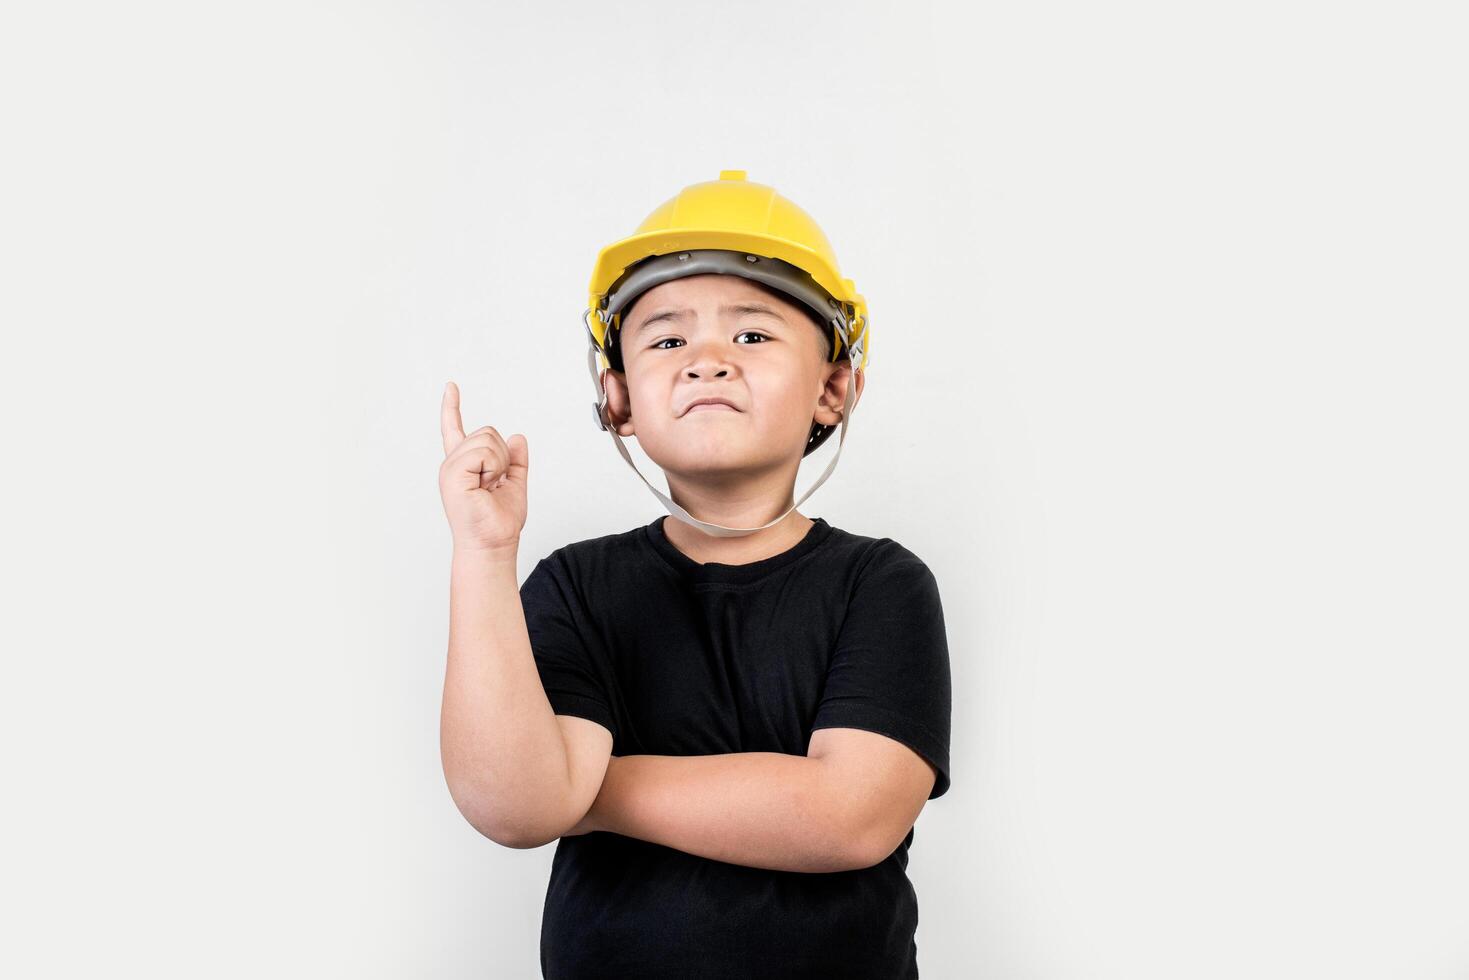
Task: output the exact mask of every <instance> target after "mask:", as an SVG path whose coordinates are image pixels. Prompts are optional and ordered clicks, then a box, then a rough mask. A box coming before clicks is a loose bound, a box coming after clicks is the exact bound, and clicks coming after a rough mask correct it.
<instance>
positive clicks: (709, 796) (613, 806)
mask: <svg viewBox="0 0 1469 980" xmlns="http://www.w3.org/2000/svg"><path fill="white" fill-rule="evenodd" d="M843 790H844V787H843V786H842V784H841V783H840V781H839V780H837V779H834V778H832V768H831V767H830V766H828V765H827V764H826V763H824V762H823V760H821V759H813V758H808V757H806V756H799V755H786V754H784V753H779V752H733V753H727V754H722V755H692V756H683V755H678V756H675V755H627V756H613V757H612V758H611V760H609V764H608V766H607V773H606V775H605V776H604V777H603V779H602V788H601V790H600V791H599V793H598V794H597V798H596V801H595V802H594V803H593V804H592V808H591V810H590V811H589V812H588V813H587V815H586V817H585V818H583V820H582V822H581V823H579V824H578V825H577V826H576V827H575V828H573V830H572V832H573V833H585V832H588V831H597V830H601V831H610V832H612V833H616V834H622V835H624V836H626V837H635V838H637V839H639V840H645V841H649V842H651V843H654V844H662V845H664V846H665V847H672V848H675V849H677V850H680V851H684V852H686V853H688V854H697V855H699V856H700V857H706V858H711V859H713V860H716V861H726V862H729V863H731V864H741V865H745V866H747V867H752V868H770V869H773V870H777V871H803V872H832V871H849V870H852V869H854V868H859V867H866V866H868V865H869V864H871V863H872V862H870V861H866V863H864V861H865V859H866V856H867V855H868V854H870V853H871V850H870V848H869V840H868V838H867V836H866V835H865V834H864V833H863V831H862V829H861V826H860V825H861V821H860V819H859V818H858V815H857V813H856V811H855V807H854V806H853V804H852V802H851V798H850V797H849V795H847V794H845V793H844V792H843Z"/></svg>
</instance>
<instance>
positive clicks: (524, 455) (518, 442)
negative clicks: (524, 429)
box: [505, 432, 530, 483]
mask: <svg viewBox="0 0 1469 980" xmlns="http://www.w3.org/2000/svg"><path fill="white" fill-rule="evenodd" d="M505 448H507V449H509V450H510V459H509V461H508V462H507V463H506V464H505V474H506V476H508V477H509V478H510V479H512V480H515V481H516V482H518V483H524V482H525V479H526V475H527V474H528V473H529V472H530V445H529V443H527V442H526V439H525V436H523V435H521V434H520V433H519V432H517V433H515V434H514V435H513V436H511V437H510V438H509V439H506V440H505Z"/></svg>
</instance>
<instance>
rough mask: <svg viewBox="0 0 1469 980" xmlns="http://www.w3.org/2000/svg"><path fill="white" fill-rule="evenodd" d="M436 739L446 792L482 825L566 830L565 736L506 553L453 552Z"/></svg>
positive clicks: (525, 836) (524, 836)
mask: <svg viewBox="0 0 1469 980" xmlns="http://www.w3.org/2000/svg"><path fill="white" fill-rule="evenodd" d="M439 747H440V754H441V756H442V761H443V766H444V776H445V778H446V780H447V782H448V785H449V792H450V795H451V796H453V798H454V802H455V805H456V806H458V807H459V810H460V812H461V813H463V814H464V816H465V818H466V819H467V820H469V822H470V823H471V824H472V825H474V827H475V828H476V829H477V830H479V831H480V833H482V834H484V835H485V836H487V837H489V838H491V839H492V840H494V841H496V842H498V843H501V844H505V845H506V846H509V847H533V846H536V845H538V844H540V843H544V842H545V841H546V840H548V839H554V837H556V836H557V835H558V834H560V833H561V832H562V831H563V829H564V828H562V827H561V826H559V823H560V821H561V820H562V818H563V815H564V814H565V811H566V810H567V807H568V802H569V799H570V795H571V794H570V773H569V767H568V764H567V754H566V744H565V742H564V741H563V739H562V735H561V728H560V725H558V724H557V722H556V716H555V713H554V712H553V711H552V709H551V704H550V702H549V701H548V700H547V698H546V692H545V690H544V689H543V688H542V687H541V679H540V675H539V673H538V672H537V670H536V665H535V658H534V655H533V654H532V653H531V646H530V637H529V634H528V632H527V630H526V625H525V610H524V609H523V608H522V607H521V604H520V588H519V585H518V584H517V582H516V562H515V556H514V554H513V553H511V554H508V555H506V554H498V555H491V554H487V553H485V552H476V551H460V550H458V549H456V550H455V552H454V557H453V563H452V571H451V581H450V587H449V655H448V666H447V668H446V670H445V673H444V700H443V709H442V713H441V715H440V725H439Z"/></svg>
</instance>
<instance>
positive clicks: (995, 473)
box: [0, 0, 1469, 980]
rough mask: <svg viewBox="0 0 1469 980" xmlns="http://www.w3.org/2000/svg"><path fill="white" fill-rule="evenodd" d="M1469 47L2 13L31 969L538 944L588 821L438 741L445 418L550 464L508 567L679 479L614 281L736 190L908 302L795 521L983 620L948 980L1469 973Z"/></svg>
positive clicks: (1317, 23) (479, 959)
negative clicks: (907, 564)
mask: <svg viewBox="0 0 1469 980" xmlns="http://www.w3.org/2000/svg"><path fill="white" fill-rule="evenodd" d="M1465 43H1466V32H1465V23H1464V20H1463V19H1462V17H1461V16H1460V8H1459V6H1458V5H1456V4H1449V3H1441V4H1427V3H1412V2H1402V0H1399V2H1397V3H1394V4H1388V3H1385V2H1379V3H1349V4H1341V3H1338V4H1327V3H1317V4H1305V3H1296V2H1281V0H1273V2H1269V3H1240V2H1234V3H1228V4H1224V3H1217V4H1208V5H1204V4H1174V3H1162V2H1157V3H1151V4H1148V3H1136V2H1130V3H1118V4H1087V3H1071V4H1058V3H1026V4H1020V3H1012V4H1003V5H997V4H974V3H959V2H952V3H951V2H945V3H922V2H915V0H909V2H906V3H903V4H897V3H889V4H879V3H870V2H864V3H850V2H848V3H841V4H837V3H834V2H833V3H822V4H800V3H789V2H787V3H775V2H766V0H752V2H745V3H742V4H728V3H721V4H714V3H679V4H674V3H661V4H652V3H627V2H624V3H615V4H614V3H586V2H584V3H568V2H539V3H536V4H509V3H506V4H494V5H492V4H451V3H406V2H398V3H387V2H378V3H346V2H342V3H334V4H328V3H305V2H290V3H284V2H255V3H249V4H246V3H212V4H210V3H185V2H179V3H175V4H163V3H156V2H150V3H144V4H133V5H126V4H101V3H98V4H65V3H47V4H40V3H36V4H24V5H23V4H11V5H7V6H6V9H5V13H4V14H3V19H0V111H3V139H4V143H5V149H4V152H3V155H0V168H3V171H0V172H3V181H0V195H3V198H0V239H3V245H0V248H3V252H0V283H3V288H0V294H3V303H4V305H3V309H0V316H3V338H4V340H3V357H0V372H3V373H0V382H3V383H0V399H3V405H0V407H3V409H4V411H3V419H4V425H5V433H4V442H5V450H4V453H5V459H6V463H7V465H6V466H5V470H6V472H7V476H6V479H5V484H4V486H5V491H4V493H5V507H4V509H3V514H4V522H5V523H4V528H3V531H4V546H3V548H0V552H3V575H4V582H3V584H4V596H5V609H4V615H3V617H0V618H3V630H4V635H3V638H0V639H3V649H4V670H5V675H4V683H3V695H0V697H3V705H0V707H3V711H0V719H3V720H0V724H3V726H4V729H3V736H4V738H3V744H4V751H5V760H4V761H5V795H6V797H7V798H8V800H9V802H8V803H7V804H6V807H5V816H4V818H3V819H4V822H5V826H4V834H3V840H4V852H3V854H0V858H3V865H0V866H3V872H0V878H3V879H4V885H3V902H4V909H3V912H4V924H5V930H4V931H5V934H6V938H5V941H4V943H3V945H0V950H3V951H0V957H3V958H4V960H3V963H0V965H3V967H4V969H3V970H0V972H4V973H5V974H6V975H10V976H67V977H71V976H103V975H106V976H120V975H129V976H130V975H138V976H169V977H197V976H221V977H222V976H241V977H244V976H251V977H254V976H290V977H328V976H329V977H445V978H448V977H455V978H457V977H517V978H518V977H532V976H537V975H538V974H539V968H538V962H537V945H538V939H537V935H538V928H539V923H540V916H541V901H542V898H543V896H544V889H545V883H546V879H547V875H548V872H549V867H550V862H551V856H552V852H553V849H554V848H553V847H551V846H548V847H545V848H541V849H538V850H532V851H514V850H508V849H505V848H502V847H500V846H498V845H496V844H494V843H492V842H490V841H488V840H486V839H485V838H482V837H480V836H479V835H477V834H476V833H475V831H474V830H473V829H472V828H471V827H470V826H469V825H468V824H467V823H466V822H465V821H464V819H463V818H462V817H461V816H460V815H459V813H458V812H457V811H456V809H455V808H454V805H453V803H452V801H451V799H450V797H449V795H448V792H447V789H446V787H445V784H444V779H443V775H442V772H441V769H440V762H439V755H438V712H439V699H440V694H441V685H442V682H443V668H444V661H445V649H446V635H447V595H448V571H449V564H448V562H449V544H450V542H449V537H448V529H447V525H446V522H445V520H444V515H443V511H442V509H441V504H440V501H439V497H438V488H437V483H436V478H437V468H438V464H439V461H440V459H441V458H442V451H441V448H440V440H439V433H438V414H437V413H438V404H439V397H440V392H441V390H442V388H443V385H444V382H445V381H446V380H447V379H450V378H452V379H454V380H456V381H457V382H458V383H459V384H460V386H461V387H462V389H463V391H464V395H465V424H466V426H468V427H476V426H480V425H484V424H493V425H495V426H497V427H498V428H500V429H501V431H502V432H504V433H506V434H509V433H512V432H524V433H526V434H527V436H528V438H529V442H530V452H531V470H530V480H531V489H532V493H531V511H530V517H529V522H528V524H527V526H526V529H525V532H524V536H523V539H522V547H521V563H522V566H523V567H522V570H521V571H522V575H524V574H526V573H528V572H529V570H530V567H531V566H532V565H533V564H534V563H535V561H536V560H537V559H538V558H540V557H541V556H543V555H545V554H547V553H548V552H550V551H551V550H553V549H554V548H556V547H559V546H560V545H562V544H565V543H567V542H570V541H574V540H579V539H583V538H587V537H592V536H596V535H600V534H606V533H612V532H616V531H621V530H625V529H627V528H630V527H633V526H636V525H638V524H643V523H647V522H648V521H650V520H652V519H654V518H655V517H657V516H658V515H659V514H660V513H661V512H662V509H661V505H660V504H659V503H658V502H657V501H656V499H655V498H654V497H653V496H652V495H651V494H650V493H648V492H647V489H646V488H645V487H643V485H642V484H641V483H640V482H638V481H637V479H636V478H635V477H634V476H633V475H632V474H631V473H630V472H629V471H628V470H627V469H626V467H625V465H624V463H623V461H622V460H621V458H620V457H619V456H618V455H617V453H616V451H615V448H614V447H613V445H612V444H611V440H610V438H609V437H608V436H607V435H606V434H605V433H603V432H601V431H599V430H597V429H596V428H595V427H594V425H593V423H592V420H591V411H590V408H589V406H590V404H591V401H592V387H591V382H590V379H589V377H588V374H587V370H586V364H585V358H584V350H585V348H584V344H585V336H584V333H583V328H582V325H581V323H580V316H581V312H582V310H583V309H584V308H585V305H586V302H585V301H586V284H587V279H588V277H589V275H590V272H591V266H592V260H593V258H594V257H595V254H596V251H597V250H598V249H599V248H600V247H601V246H602V245H604V244H606V243H608V242H610V241H612V240H614V239H616V238H619V237H622V236H624V235H626V234H628V233H630V232H631V231H632V229H633V228H634V227H635V226H636V224H637V223H638V222H639V221H640V220H641V219H642V218H643V217H644V215H646V214H647V212H648V211H650V210H652V208H653V207H654V206H656V205H657V204H659V203H660V202H662V201H663V200H665V199H667V198H669V197H671V196H673V195H674V194H675V193H677V192H678V190H679V189H681V188H682V187H683V186H685V185H687V184H690V183H694V182H697V181H702V180H710V179H713V178H714V177H716V176H717V174H718V172H719V171H720V170H721V169H744V170H747V171H748V174H749V179H751V180H753V181H758V182H762V183H768V184H771V185H772V186H774V187H776V189H777V190H779V191H780V192H781V193H782V194H784V195H786V196H788V197H790V198H791V199H792V200H794V201H796V202H797V203H798V204H800V205H801V206H802V207H803V208H805V209H806V210H808V211H809V212H810V213H811V214H812V215H813V216H814V217H815V218H816V219H817V220H818V221H819V222H820V223H821V224H822V226H823V227H824V229H825V230H826V232H827V234H828V235H829V237H830V238H831V240H832V242H833V244H834V246H835V248H836V250H837V254H838V256H839V259H840V261H841V265H842V271H843V274H844V275H846V276H849V277H851V278H852V279H854V280H855V281H856V283H857V286H858V289H859V290H860V291H861V292H863V293H864V294H865V295H866V297H867V298H868V301H869V303H870V305H871V312H872V346H871V352H872V353H871V361H870V363H869V378H870V381H869V384H868V386H867V390H866V392H865V394H864V397H863V401H862V405H861V408H860V410H859V411H858V412H857V413H856V414H855V415H854V418H853V424H852V428H851V432H850V434H849V437H848V439H847V443H846V448H845V451H844V453H843V457H842V460H841V462H840V464H839V465H838V468H837V471H836V473H835V474H834V475H833V477H832V479H831V480H830V482H828V483H827V484H826V485H825V486H824V487H823V488H822V489H821V490H819V491H818V492H817V494H816V495H815V496H814V497H812V499H811V500H810V501H808V502H807V503H806V504H805V505H804V506H803V507H802V511H803V512H804V513H806V514H807V515H808V516H823V517H825V518H826V519H827V520H828V521H830V522H831V523H833V524H836V525H838V526H840V527H844V528H846V529H848V530H851V531H854V532H857V533H863V534H870V535H876V536H888V537H892V538H895V539H897V540H898V541H900V542H902V543H903V544H905V545H906V546H908V547H909V548H911V549H912V550H913V551H915V552H916V553H917V554H919V555H920V556H921V557H923V558H924V559H925V561H926V562H927V563H928V564H929V566H930V567H931V568H932V569H933V570H934V572H935V574H936V576H937V578H938V581H939V583H940V588H941V591H942V595H943V598H944V602H945V611H946V622H947V626H948V633H949V639H950V651H951V657H952V669H953V678H954V685H955V686H954V716H953V717H954V727H953V743H952V754H953V789H952V790H951V792H950V793H949V794H948V795H947V796H945V797H943V798H941V799H939V800H936V801H933V802H931V803H930V804H929V805H928V807H927V809H925V811H924V813H923V814H922V816H921V817H920V819H919V823H918V827H917V831H916V839H915V842H914V846H913V852H912V864H911V865H910V874H911V877H912V879H913V881H914V885H915V889H916V891H917V894H918V897H919V908H920V923H919V927H918V934H917V942H918V949H919V964H920V967H921V969H922V972H923V975H924V976H925V977H930V978H949V977H964V978H967V977H985V978H994V980H1052V978H1054V980H1073V978H1074V980H1099V978H1119V980H1124V978H1125V980H1137V978H1154V977H1156V978H1179V977H1188V978H1216V977H1217V978H1234V977H1250V978H1300V977H1311V978H1315V977H1331V978H1339V980H1346V978H1388V977H1391V978H1394V980H1405V978H1413V980H1416V978H1423V980H1428V978H1434V980H1446V978H1462V977H1466V976H1469V887H1466V881H1469V834H1466V833H1465V828H1466V827H1469V790H1466V777H1465V774H1466V771H1469V760H1466V755H1469V711H1466V710H1465V701H1466V696H1469V667H1466V663H1469V661H1466V654H1469V648H1466V647H1469V644H1466V640H1469V624H1466V602H1465V600H1466V594H1469V563H1466V557H1465V556H1466V552H1469V522H1466V517H1465V504H1464V501H1465V500H1466V499H1469V471H1466V462H1465V446H1466V433H1465V428H1466V426H1465V422H1466V419H1469V394H1466V386H1465V383H1464V378H1465V373H1466V368H1469V358H1466V353H1469V351H1466V344H1465V330H1466V327H1469V317H1466V313H1469V299H1466V274H1465V273H1466V268H1469V234H1466V227H1469V194H1466V181H1465V174H1466V173H1469V145H1466V136H1465V133H1466V128H1465V125H1464V121H1465V118H1466V105H1465V102H1466V99H1465V93H1466V91H1469V67H1466V65H1469V62H1466V59H1465V58H1464V50H1465ZM835 446H836V441H835V439H833V440H832V441H830V442H828V443H827V444H826V446H825V447H823V449H822V450H821V451H820V452H819V453H818V454H817V455H816V456H814V457H812V458H811V459H810V460H808V463H807V465H806V467H805V468H804V469H803V473H802V476H801V479H800V480H799V481H798V484H797V492H798V494H799V493H800V492H802V491H803V490H804V488H805V487H806V486H807V485H809V482H810V481H811V480H812V479H814V476H815V475H816V474H817V473H818V472H819V471H820V467H822V466H824V465H825V461H826V459H827V458H828V454H829V453H830V452H831V451H833V450H834V449H835ZM639 459H640V462H642V463H643V465H644V471H645V472H648V473H649V474H650V478H654V479H655V480H657V481H658V482H659V483H660V485H661V477H658V476H657V474H656V470H653V469H650V468H649V465H650V464H647V463H646V459H645V457H641V456H640V457H639Z"/></svg>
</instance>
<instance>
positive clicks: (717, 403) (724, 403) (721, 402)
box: [683, 396, 739, 415]
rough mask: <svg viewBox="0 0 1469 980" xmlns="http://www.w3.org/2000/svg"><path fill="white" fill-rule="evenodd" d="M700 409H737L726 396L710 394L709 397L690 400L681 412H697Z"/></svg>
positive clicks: (735, 410) (734, 410)
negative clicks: (720, 396)
mask: <svg viewBox="0 0 1469 980" xmlns="http://www.w3.org/2000/svg"><path fill="white" fill-rule="evenodd" d="M700 410H712V411H728V412H738V411H739V409H738V408H736V407H735V404H734V402H732V401H730V400H729V399H728V398H719V397H714V396H711V397H709V398H697V399H695V400H694V401H692V402H690V403H689V404H688V407H687V408H685V409H684V410H683V414H684V415H688V414H689V413H690V412H697V411H700Z"/></svg>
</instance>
